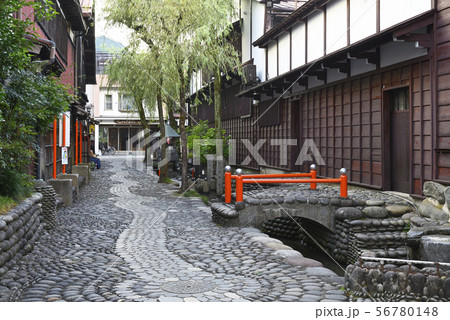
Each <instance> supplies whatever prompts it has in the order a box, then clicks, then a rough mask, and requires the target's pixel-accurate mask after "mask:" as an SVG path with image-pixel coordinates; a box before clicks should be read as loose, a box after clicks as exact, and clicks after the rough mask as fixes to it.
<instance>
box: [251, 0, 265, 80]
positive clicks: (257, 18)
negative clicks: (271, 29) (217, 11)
mask: <svg viewBox="0 0 450 320" xmlns="http://www.w3.org/2000/svg"><path fill="white" fill-rule="evenodd" d="M265 10H266V7H265V4H264V3H259V2H257V1H253V5H252V43H253V42H254V41H255V40H257V39H259V38H260V37H261V36H262V35H263V34H264V14H265ZM252 53H253V59H254V64H255V65H256V76H257V77H258V78H259V79H261V81H265V80H267V79H266V50H265V49H261V48H255V47H253V49H252Z"/></svg>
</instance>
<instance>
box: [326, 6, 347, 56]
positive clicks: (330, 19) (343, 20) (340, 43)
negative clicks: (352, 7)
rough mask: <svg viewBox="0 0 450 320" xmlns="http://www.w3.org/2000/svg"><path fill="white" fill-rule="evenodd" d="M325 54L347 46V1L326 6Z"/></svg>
mask: <svg viewBox="0 0 450 320" xmlns="http://www.w3.org/2000/svg"><path fill="white" fill-rule="evenodd" d="M326 32H327V47H326V54H329V53H331V52H334V51H336V50H339V49H341V48H343V47H345V46H346V45H347V0H336V1H334V2H331V3H329V4H327V30H326Z"/></svg>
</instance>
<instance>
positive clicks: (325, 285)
mask: <svg viewBox="0 0 450 320" xmlns="http://www.w3.org/2000/svg"><path fill="white" fill-rule="evenodd" d="M125 160H126V158H125V157H123V156H114V157H107V158H106V157H105V158H103V160H102V169H101V170H96V171H95V172H94V173H93V179H92V181H91V183H90V185H88V186H87V187H85V188H84V189H82V191H81V194H80V196H79V198H78V199H77V200H76V201H75V203H74V205H73V206H71V207H66V208H63V209H60V210H59V211H58V217H59V221H60V226H59V227H58V228H57V229H53V230H45V231H43V233H42V236H41V238H40V240H39V241H38V242H37V244H36V246H35V248H34V250H33V251H32V252H31V253H30V254H28V255H26V256H24V257H23V258H22V259H21V260H20V261H18V262H17V265H16V266H15V267H14V268H13V269H11V270H10V271H8V272H7V273H6V274H5V275H4V276H2V277H0V301H155V302H156V301H161V302H166V301H180V302H181V301H224V302H228V301H346V299H347V298H346V296H345V294H344V291H342V290H340V288H341V287H342V286H343V278H342V277H338V276H336V275H335V274H334V273H333V272H332V271H330V270H328V269H326V268H323V267H309V268H304V267H299V266H295V265H294V264H288V263H287V262H285V258H286V257H291V258H294V259H291V260H295V258H296V257H301V254H299V253H298V252H296V251H292V250H290V251H288V250H286V249H287V247H286V246H284V245H283V244H282V243H281V242H280V241H278V240H276V239H271V238H269V237H267V236H266V235H264V234H262V233H261V232H260V231H259V230H257V229H253V228H223V227H219V226H217V225H216V224H215V223H213V222H212V220H211V210H210V208H209V207H208V206H207V205H205V204H204V203H203V202H202V201H201V200H200V199H198V198H185V197H178V196H175V195H173V193H175V192H176V191H177V188H176V187H175V186H172V185H161V184H158V183H157V177H155V176H154V175H152V174H149V173H146V172H144V171H142V170H138V169H136V165H139V164H140V160H139V159H138V160H137V161H136V162H135V163H134V166H133V163H132V162H130V161H125ZM130 164H131V165H130Z"/></svg>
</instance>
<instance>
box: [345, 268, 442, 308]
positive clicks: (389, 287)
mask: <svg viewBox="0 0 450 320" xmlns="http://www.w3.org/2000/svg"><path fill="white" fill-rule="evenodd" d="M345 288H346V289H347V290H348V291H349V293H350V297H351V299H352V300H356V301H361V300H363V299H367V298H369V299H370V300H372V299H375V300H376V301H393V302H395V301H432V302H436V301H449V299H450V271H442V269H440V268H437V267H423V268H421V269H419V268H418V267H415V266H412V265H393V264H385V265H384V264H381V263H379V262H365V263H361V262H357V263H355V264H352V265H349V266H347V268H346V274H345Z"/></svg>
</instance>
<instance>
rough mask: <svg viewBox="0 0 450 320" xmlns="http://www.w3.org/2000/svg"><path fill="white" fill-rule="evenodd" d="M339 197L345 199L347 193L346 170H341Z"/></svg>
mask: <svg viewBox="0 0 450 320" xmlns="http://www.w3.org/2000/svg"><path fill="white" fill-rule="evenodd" d="M340 172H341V197H342V198H347V197H348V192H347V175H346V174H345V173H346V172H347V170H345V168H342V169H341V171H340Z"/></svg>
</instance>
